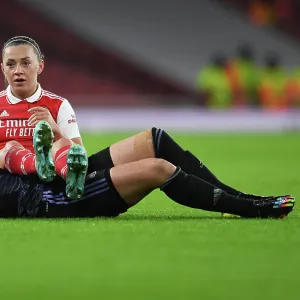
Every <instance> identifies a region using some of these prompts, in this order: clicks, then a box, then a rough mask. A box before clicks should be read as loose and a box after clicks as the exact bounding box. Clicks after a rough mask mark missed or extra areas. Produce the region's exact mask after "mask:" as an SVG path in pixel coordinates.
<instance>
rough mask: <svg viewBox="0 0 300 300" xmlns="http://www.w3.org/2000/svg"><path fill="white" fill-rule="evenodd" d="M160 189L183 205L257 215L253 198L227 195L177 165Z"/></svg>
mask: <svg viewBox="0 0 300 300" xmlns="http://www.w3.org/2000/svg"><path fill="white" fill-rule="evenodd" d="M160 189H161V190H162V191H163V192H164V193H165V194H166V195H167V196H168V197H169V198H171V199H172V200H173V201H175V202H177V203H179V204H181V205H184V206H188V207H192V208H199V209H203V210H208V211H215V212H223V213H230V214H235V215H239V216H243V217H256V216H258V211H257V208H256V207H255V206H254V205H253V200H247V199H243V198H237V197H235V196H232V195H229V194H227V193H226V192H225V191H223V190H221V189H220V188H218V187H216V186H214V185H212V184H210V183H208V182H206V181H204V180H202V179H200V178H198V177H196V176H194V175H190V174H187V173H185V172H184V171H182V170H181V169H180V168H179V167H177V169H176V171H175V172H174V174H173V175H172V176H171V177H170V178H169V179H168V180H167V182H166V183H165V184H163V185H162V186H161V188H160Z"/></svg>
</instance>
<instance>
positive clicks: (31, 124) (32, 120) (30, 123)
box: [28, 116, 39, 126]
mask: <svg viewBox="0 0 300 300" xmlns="http://www.w3.org/2000/svg"><path fill="white" fill-rule="evenodd" d="M36 121H39V120H37V117H36V116H34V117H33V118H32V119H31V120H30V121H29V120H28V125H29V126H33V123H35V122H36Z"/></svg>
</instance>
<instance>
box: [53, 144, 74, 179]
mask: <svg viewBox="0 0 300 300" xmlns="http://www.w3.org/2000/svg"><path fill="white" fill-rule="evenodd" d="M70 148H71V145H68V146H64V147H62V148H60V149H59V150H57V152H56V154H55V158H54V163H55V169H56V174H57V175H58V176H60V177H62V178H64V179H66V176H67V173H68V166H67V155H68V151H69V149H70Z"/></svg>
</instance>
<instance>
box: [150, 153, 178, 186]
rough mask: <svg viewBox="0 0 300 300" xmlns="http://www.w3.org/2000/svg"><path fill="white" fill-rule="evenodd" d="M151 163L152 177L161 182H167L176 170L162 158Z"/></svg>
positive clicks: (153, 159) (151, 160)
mask: <svg viewBox="0 0 300 300" xmlns="http://www.w3.org/2000/svg"><path fill="white" fill-rule="evenodd" d="M149 163H150V168H149V169H150V173H151V176H152V177H153V178H155V179H157V180H158V181H159V182H164V181H165V180H167V179H168V178H169V177H170V176H171V175H172V174H173V173H174V172H175V170H176V167H175V166H174V165H172V164H171V163H169V162H168V161H166V160H164V159H161V158H152V159H150V162H149Z"/></svg>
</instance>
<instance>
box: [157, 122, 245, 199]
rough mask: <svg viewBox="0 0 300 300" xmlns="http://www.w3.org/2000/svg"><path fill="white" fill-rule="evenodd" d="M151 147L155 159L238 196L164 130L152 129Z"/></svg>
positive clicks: (237, 193) (236, 192) (235, 191)
mask: <svg viewBox="0 0 300 300" xmlns="http://www.w3.org/2000/svg"><path fill="white" fill-rule="evenodd" d="M152 137H153V147H154V151H155V157H157V158H163V159H165V160H167V161H169V162H170V163H172V164H173V165H175V166H180V168H181V169H182V170H183V171H184V172H186V173H188V174H192V175H194V176H196V177H199V178H201V179H203V180H205V181H207V182H209V183H211V184H213V185H215V186H216V187H218V188H220V189H222V190H223V191H225V192H226V193H228V194H230V195H234V196H238V195H239V194H240V192H239V191H237V190H235V189H233V188H231V187H229V186H227V185H225V184H224V183H222V182H221V181H220V180H218V179H217V177H216V176H215V175H214V174H213V173H212V172H211V171H210V170H209V169H208V168H207V167H206V166H205V165H204V164H203V163H202V162H201V161H200V160H199V159H198V158H197V157H195V156H194V155H193V154H192V153H191V152H189V151H185V150H183V149H182V148H181V147H180V146H179V145H178V144H177V143H176V142H175V141H174V140H173V139H172V138H171V137H170V136H169V135H168V134H167V133H166V132H165V131H164V130H162V129H159V128H155V127H153V128H152Z"/></svg>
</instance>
